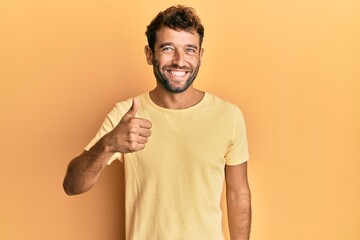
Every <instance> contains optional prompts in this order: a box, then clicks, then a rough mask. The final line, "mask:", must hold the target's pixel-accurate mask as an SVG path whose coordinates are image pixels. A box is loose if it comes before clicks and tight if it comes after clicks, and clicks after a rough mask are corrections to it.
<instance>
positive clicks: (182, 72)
mask: <svg viewBox="0 0 360 240" xmlns="http://www.w3.org/2000/svg"><path fill="white" fill-rule="evenodd" d="M167 72H168V73H170V74H171V75H173V76H175V77H183V76H185V74H186V73H187V71H174V70H168V71H167Z"/></svg>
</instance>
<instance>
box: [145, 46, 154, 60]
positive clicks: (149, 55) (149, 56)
mask: <svg viewBox="0 0 360 240" xmlns="http://www.w3.org/2000/svg"><path fill="white" fill-rule="evenodd" d="M144 52H145V56H146V62H147V63H148V64H149V65H152V64H153V57H154V54H153V52H152V51H151V49H150V47H149V45H146V46H145V48H144Z"/></svg>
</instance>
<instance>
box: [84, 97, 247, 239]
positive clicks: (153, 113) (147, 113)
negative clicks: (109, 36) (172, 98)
mask: <svg viewBox="0 0 360 240" xmlns="http://www.w3.org/2000/svg"><path fill="white" fill-rule="evenodd" d="M138 99H139V102H140V109H139V111H138V113H137V117H141V118H145V119H148V120H150V121H151V122H152V129H151V132H152V134H151V136H150V138H149V139H148V140H149V141H148V143H147V144H146V146H145V149H143V150H141V151H138V152H134V153H128V154H120V153H117V154H114V156H113V157H112V158H111V159H110V160H109V164H110V163H111V162H112V161H113V160H114V159H120V160H123V161H124V167H125V176H126V180H125V182H126V187H125V188H126V189H125V191H126V193H125V197H126V200H125V203H126V214H125V215H126V236H127V238H126V239H128V240H221V239H224V238H223V233H222V228H221V218H222V213H221V209H220V199H221V193H222V188H223V181H224V167H225V164H227V165H237V164H240V163H243V162H245V161H247V160H248V148H247V138H246V129H245V123H244V119H243V116H242V114H241V112H240V110H239V109H238V107H236V106H235V105H233V104H230V103H228V102H226V101H224V100H222V99H220V98H218V97H216V96H214V95H211V94H209V93H205V95H204V98H203V99H202V100H201V101H200V102H199V103H198V104H197V105H195V106H193V107H190V108H187V109H182V110H174V109H166V108H161V107H159V106H157V105H156V104H155V103H153V102H152V100H151V99H150V97H149V94H148V93H145V94H142V95H140V96H139V97H138ZM131 104H132V100H131V99H129V100H127V101H124V102H120V103H117V104H116V106H115V107H114V109H113V110H112V111H111V112H110V113H109V115H108V116H107V117H106V119H105V121H104V123H103V125H102V126H101V128H100V130H99V132H98V133H97V135H96V136H95V138H94V139H93V140H92V141H91V142H90V143H89V145H88V146H87V147H86V148H85V149H86V150H88V149H90V148H91V146H92V145H94V144H95V143H96V142H97V141H98V140H99V139H100V138H101V137H102V136H104V135H105V134H106V133H107V132H109V131H111V130H112V129H113V128H114V127H115V126H116V125H117V124H118V123H119V122H120V120H121V118H122V116H123V115H124V114H125V113H126V112H127V111H128V110H129V108H130V106H131Z"/></svg>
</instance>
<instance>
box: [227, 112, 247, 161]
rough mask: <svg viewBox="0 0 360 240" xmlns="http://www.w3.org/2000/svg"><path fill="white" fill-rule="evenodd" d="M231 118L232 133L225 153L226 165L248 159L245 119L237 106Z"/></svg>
mask: <svg viewBox="0 0 360 240" xmlns="http://www.w3.org/2000/svg"><path fill="white" fill-rule="evenodd" d="M233 120H234V122H233V135H232V138H231V139H230V143H229V147H228V151H227V154H226V155H225V164H226V165H238V164H241V163H243V162H246V161H247V160H248V159H249V153H248V143H247V135H246V126H245V120H244V117H243V115H242V113H241V111H240V109H239V108H237V107H236V109H235V113H234V119H233Z"/></svg>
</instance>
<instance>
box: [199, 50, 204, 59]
mask: <svg viewBox="0 0 360 240" xmlns="http://www.w3.org/2000/svg"><path fill="white" fill-rule="evenodd" d="M203 54H204V48H201V49H200V59H201V58H202V56H203Z"/></svg>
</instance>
